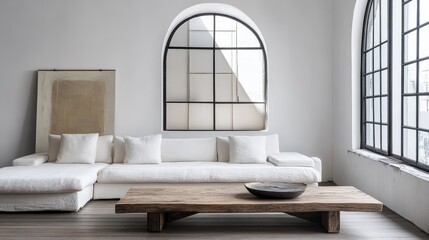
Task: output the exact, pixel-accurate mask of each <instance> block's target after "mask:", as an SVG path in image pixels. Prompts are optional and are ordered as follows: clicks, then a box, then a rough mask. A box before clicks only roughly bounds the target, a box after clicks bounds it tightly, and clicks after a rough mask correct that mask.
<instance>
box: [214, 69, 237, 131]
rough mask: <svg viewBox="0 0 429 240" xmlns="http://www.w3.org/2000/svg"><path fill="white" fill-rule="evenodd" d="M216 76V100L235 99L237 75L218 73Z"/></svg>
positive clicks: (229, 100) (230, 100)
mask: <svg viewBox="0 0 429 240" xmlns="http://www.w3.org/2000/svg"><path fill="white" fill-rule="evenodd" d="M215 77H216V101H217V102H232V101H234V99H235V98H234V96H235V90H234V89H235V84H234V78H235V75H234V74H216V76H215ZM216 117H217V115H216ZM216 128H217V127H216Z"/></svg>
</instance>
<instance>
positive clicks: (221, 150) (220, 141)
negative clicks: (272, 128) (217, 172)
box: [216, 134, 280, 162]
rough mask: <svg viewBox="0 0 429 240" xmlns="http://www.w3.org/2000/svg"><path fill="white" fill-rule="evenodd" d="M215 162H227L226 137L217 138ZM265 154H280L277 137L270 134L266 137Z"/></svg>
mask: <svg viewBox="0 0 429 240" xmlns="http://www.w3.org/2000/svg"><path fill="white" fill-rule="evenodd" d="M216 142H217V143H216V144H217V160H218V161H219V162H229V140H228V137H217V138H216ZM265 152H266V154H267V156H270V155H271V154H276V153H279V152H280V147H279V135H278V134H270V135H267V136H266V146H265Z"/></svg>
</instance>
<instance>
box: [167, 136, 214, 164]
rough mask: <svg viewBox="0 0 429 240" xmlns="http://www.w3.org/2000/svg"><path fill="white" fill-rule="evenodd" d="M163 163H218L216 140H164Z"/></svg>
mask: <svg viewBox="0 0 429 240" xmlns="http://www.w3.org/2000/svg"><path fill="white" fill-rule="evenodd" d="M161 159H162V162H216V161H217V152H216V138H188V139H166V138H163V139H162V143H161Z"/></svg>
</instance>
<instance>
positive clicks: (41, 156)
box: [12, 153, 48, 166]
mask: <svg viewBox="0 0 429 240" xmlns="http://www.w3.org/2000/svg"><path fill="white" fill-rule="evenodd" d="M47 161H48V154H47V153H35V154H31V155H27V156H24V157H20V158H17V159H15V160H13V162H12V165H13V166H37V165H40V164H43V163H45V162H47Z"/></svg>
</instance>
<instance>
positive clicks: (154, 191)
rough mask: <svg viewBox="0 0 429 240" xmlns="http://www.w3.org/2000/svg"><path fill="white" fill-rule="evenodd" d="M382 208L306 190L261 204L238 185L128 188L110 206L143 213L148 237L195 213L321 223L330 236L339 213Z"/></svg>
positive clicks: (349, 192)
mask: <svg viewBox="0 0 429 240" xmlns="http://www.w3.org/2000/svg"><path fill="white" fill-rule="evenodd" d="M382 209H383V204H382V203H381V202H379V201H377V200H376V199H374V198H372V197H371V196H369V195H367V194H365V193H363V192H361V191H359V190H358V189H356V188H354V187H343V186H329V187H309V188H307V190H306V191H305V192H304V193H303V194H302V195H301V196H299V197H298V198H295V199H289V200H286V199H285V200H278V199H261V198H257V197H255V196H253V195H252V194H250V193H249V192H248V191H247V190H246V189H245V188H244V185H243V184H232V185H231V184H229V185H224V184H212V185H209V186H207V185H206V186H204V187H201V186H200V187H198V186H172V187H160V188H131V189H130V190H129V191H128V192H127V194H126V195H125V197H124V198H122V199H121V200H120V201H119V202H118V203H117V204H116V206H115V211H116V213H147V226H148V231H150V232H160V231H162V228H163V226H164V223H165V222H171V221H175V220H178V219H181V218H184V217H187V216H190V215H193V214H196V213H268V212H283V213H287V214H290V215H293V216H296V217H299V218H303V219H306V220H309V221H314V222H318V223H320V224H321V225H322V226H323V227H324V228H325V229H326V230H327V232H329V233H338V232H339V231H340V211H358V212H380V211H381V210H382Z"/></svg>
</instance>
